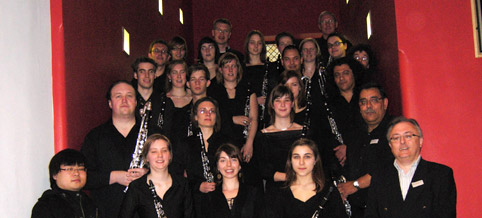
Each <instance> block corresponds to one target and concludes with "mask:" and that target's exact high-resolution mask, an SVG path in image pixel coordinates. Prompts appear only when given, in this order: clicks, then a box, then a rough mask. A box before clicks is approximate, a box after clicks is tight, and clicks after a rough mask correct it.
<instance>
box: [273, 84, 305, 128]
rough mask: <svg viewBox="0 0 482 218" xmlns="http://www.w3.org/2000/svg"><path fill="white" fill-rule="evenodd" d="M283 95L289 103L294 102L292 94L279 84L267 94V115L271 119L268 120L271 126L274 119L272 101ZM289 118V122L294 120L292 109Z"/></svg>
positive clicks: (293, 110) (274, 113)
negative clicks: (288, 99) (287, 98)
mask: <svg viewBox="0 0 482 218" xmlns="http://www.w3.org/2000/svg"><path fill="white" fill-rule="evenodd" d="M300 91H301V90H300ZM285 95H287V96H288V97H289V98H290V100H291V101H294V97H293V93H292V92H291V90H290V89H289V88H288V87H286V86H284V85H282V84H279V85H277V86H276V87H274V88H273V90H272V91H271V93H270V94H269V101H268V114H269V116H270V117H271V119H270V123H271V124H273V123H274V121H275V119H276V112H275V111H274V100H275V99H276V98H281V97H283V96H285ZM290 118H291V121H293V120H294V118H295V109H294V108H291V113H290Z"/></svg>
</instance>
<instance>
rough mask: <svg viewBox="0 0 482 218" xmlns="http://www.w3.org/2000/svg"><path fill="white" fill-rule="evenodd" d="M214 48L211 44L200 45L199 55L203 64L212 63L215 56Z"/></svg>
mask: <svg viewBox="0 0 482 218" xmlns="http://www.w3.org/2000/svg"><path fill="white" fill-rule="evenodd" d="M214 46H216V45H215V44H211V43H204V44H202V45H201V55H202V58H203V61H204V62H213V61H214V58H215V55H216V48H214Z"/></svg>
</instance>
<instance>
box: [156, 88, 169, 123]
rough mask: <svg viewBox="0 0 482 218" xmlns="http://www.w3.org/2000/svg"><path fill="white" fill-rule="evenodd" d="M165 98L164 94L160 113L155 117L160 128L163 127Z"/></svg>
mask: <svg viewBox="0 0 482 218" xmlns="http://www.w3.org/2000/svg"><path fill="white" fill-rule="evenodd" d="M166 98H167V97H166V96H163V97H162V104H161V113H159V117H158V118H157V126H158V127H160V128H161V129H162V128H163V127H164V111H165V110H166Z"/></svg>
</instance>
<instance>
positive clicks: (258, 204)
mask: <svg viewBox="0 0 482 218" xmlns="http://www.w3.org/2000/svg"><path fill="white" fill-rule="evenodd" d="M216 172H217V174H216V179H217V180H218V183H217V185H216V189H215V190H214V191H213V192H209V193H208V194H207V195H206V196H205V199H204V200H203V201H202V202H203V206H202V207H201V210H202V214H200V216H202V217H216V218H231V217H236V218H238V217H239V218H253V217H261V216H260V215H261V212H262V210H263V207H262V203H263V202H262V191H260V190H258V189H256V188H254V187H252V186H250V185H246V184H244V183H243V182H241V181H240V180H241V179H240V176H241V153H240V151H239V149H238V147H236V146H234V145H232V144H229V143H226V144H223V145H221V146H220V147H219V148H218V150H217V151H216Z"/></svg>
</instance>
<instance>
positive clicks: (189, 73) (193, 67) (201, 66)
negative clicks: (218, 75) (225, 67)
mask: <svg viewBox="0 0 482 218" xmlns="http://www.w3.org/2000/svg"><path fill="white" fill-rule="evenodd" d="M196 71H203V72H204V78H205V79H206V80H209V70H208V68H207V67H206V66H205V65H204V64H193V65H191V66H190V67H189V68H187V74H186V80H187V81H189V80H190V78H191V76H192V74H193V73H194V72H196Z"/></svg>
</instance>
